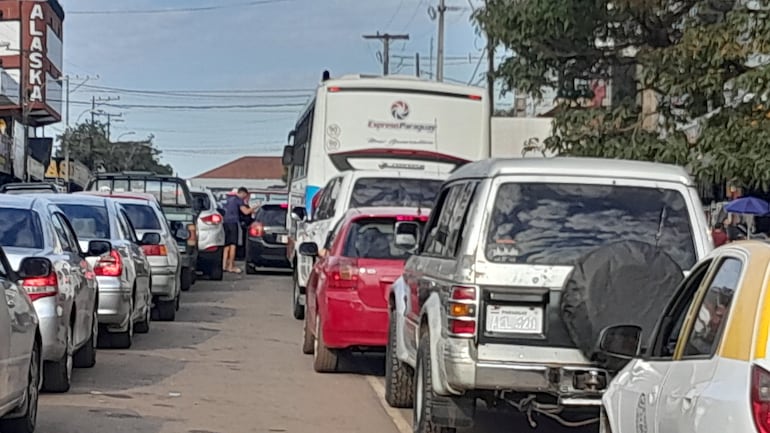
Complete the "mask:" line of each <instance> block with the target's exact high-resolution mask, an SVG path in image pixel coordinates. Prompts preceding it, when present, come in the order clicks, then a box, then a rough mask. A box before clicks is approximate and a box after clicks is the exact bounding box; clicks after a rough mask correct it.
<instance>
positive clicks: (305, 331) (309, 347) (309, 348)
mask: <svg viewBox="0 0 770 433" xmlns="http://www.w3.org/2000/svg"><path fill="white" fill-rule="evenodd" d="M314 348H315V337H314V336H313V332H312V331H311V330H310V319H309V316H305V326H303V327H302V353H304V354H305V355H312V354H313V352H314Z"/></svg>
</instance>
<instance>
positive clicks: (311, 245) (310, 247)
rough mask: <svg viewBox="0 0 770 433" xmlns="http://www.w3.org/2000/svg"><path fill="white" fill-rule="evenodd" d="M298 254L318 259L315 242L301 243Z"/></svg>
mask: <svg viewBox="0 0 770 433" xmlns="http://www.w3.org/2000/svg"><path fill="white" fill-rule="evenodd" d="M299 253H300V254H302V255H303V256H308V257H318V245H317V244H316V243H315V242H303V243H301V244H300V245H299Z"/></svg>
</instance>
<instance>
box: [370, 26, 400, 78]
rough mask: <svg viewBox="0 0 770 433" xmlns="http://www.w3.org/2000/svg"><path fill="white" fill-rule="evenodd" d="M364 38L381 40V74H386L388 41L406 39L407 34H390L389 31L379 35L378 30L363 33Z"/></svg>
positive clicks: (388, 51) (387, 69)
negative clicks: (370, 33) (374, 32)
mask: <svg viewBox="0 0 770 433" xmlns="http://www.w3.org/2000/svg"><path fill="white" fill-rule="evenodd" d="M364 39H377V40H380V41H382V45H383V49H382V74H383V75H388V74H389V73H390V41H395V40H402V41H408V40H409V35H408V34H406V35H391V34H389V33H385V34H384V35H381V34H380V32H377V34H376V35H364Z"/></svg>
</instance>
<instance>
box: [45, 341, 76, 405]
mask: <svg viewBox="0 0 770 433" xmlns="http://www.w3.org/2000/svg"><path fill="white" fill-rule="evenodd" d="M72 367H73V359H72V326H67V341H66V343H65V349H64V355H62V357H61V359H60V360H58V361H54V362H46V363H45V365H44V371H43V390H44V391H47V392H67V391H69V390H70V385H71V383H72Z"/></svg>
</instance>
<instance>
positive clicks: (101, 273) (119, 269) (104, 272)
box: [94, 250, 123, 277]
mask: <svg viewBox="0 0 770 433" xmlns="http://www.w3.org/2000/svg"><path fill="white" fill-rule="evenodd" d="M94 273H95V274H96V276H98V277H119V276H121V275H123V259H122V258H120V253H118V252H117V251H115V250H110V253H109V254H107V255H105V256H103V257H100V258H99V261H98V262H96V266H94Z"/></svg>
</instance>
